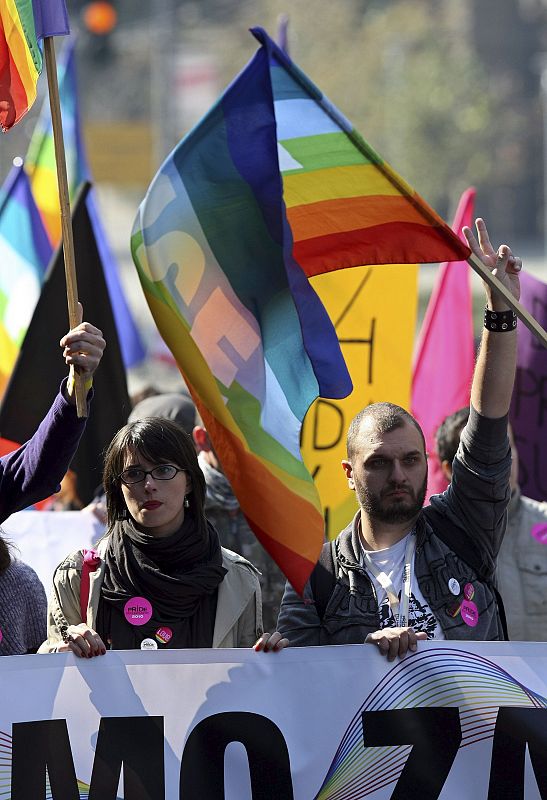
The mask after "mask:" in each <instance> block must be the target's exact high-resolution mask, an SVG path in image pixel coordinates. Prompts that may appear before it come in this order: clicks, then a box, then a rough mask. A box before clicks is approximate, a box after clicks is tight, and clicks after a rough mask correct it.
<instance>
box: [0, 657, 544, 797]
mask: <svg viewBox="0 0 547 800" xmlns="http://www.w3.org/2000/svg"><path fill="white" fill-rule="evenodd" d="M546 681H547V644H534V643H514V644H512V643H482V644H476V645H469V644H463V643H449V642H437V643H435V642H427V643H420V645H419V650H418V652H417V653H415V654H413V655H411V656H410V657H407V658H405V659H404V660H402V661H397V662H394V663H393V664H388V663H387V662H386V660H385V659H383V658H382V657H381V656H380V655H379V654H378V652H377V651H376V649H375V648H373V647H372V646H370V645H350V646H346V647H322V648H301V649H299V648H294V649H290V648H289V649H288V650H286V651H284V652H282V653H280V654H264V653H255V652H253V651H252V650H186V651H182V650H179V651H175V650H173V651H170V650H164V651H145V652H142V651H140V650H139V651H128V652H109V653H107V655H106V656H104V657H98V658H95V659H92V660H84V659H76V658H74V657H73V656H72V655H71V654H59V655H45V656H12V657H5V658H2V659H0V684H1V696H2V703H1V706H0V741H1V744H2V764H3V766H2V770H0V796H1V797H2V798H10V797H11V798H15V799H16V800H42V798H46V797H47V798H53V800H69V799H70V800H74V798H88V797H89V798H90V799H91V800H116V798H122V797H123V798H125V800H165V799H166V798H167V800H177V799H178V798H181V799H182V800H217V799H218V800H224V798H227V799H228V800H251V798H252V800H257V799H258V798H260V800H274V799H275V800H290V798H295V800H311V799H312V798H317V800H356V799H357V798H365V797H366V798H371V800H384V799H386V800H387V798H404V799H405V800H414V799H415V800H431V799H432V798H443V799H444V800H452V799H454V800H456V799H457V800H462V799H463V800H474V798H477V800H482V799H483V798H484V800H486V799H487V798H488V799H489V800H494V798H500V799H501V798H503V800H508V798H525V800H539V798H545V797H547V699H546V698H547V682H546ZM46 767H47V780H46ZM538 786H539V788H538Z"/></svg>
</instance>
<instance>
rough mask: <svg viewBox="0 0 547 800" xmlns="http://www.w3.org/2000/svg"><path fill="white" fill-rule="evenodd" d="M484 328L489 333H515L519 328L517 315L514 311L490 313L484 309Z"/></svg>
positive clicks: (487, 309)
mask: <svg viewBox="0 0 547 800" xmlns="http://www.w3.org/2000/svg"><path fill="white" fill-rule="evenodd" d="M484 327H485V328H486V330H487V331H494V332H496V333H497V332H502V331H514V330H515V328H516V327H517V315H516V314H515V312H514V311H513V310H512V309H509V310H508V311H490V309H489V308H485V309H484Z"/></svg>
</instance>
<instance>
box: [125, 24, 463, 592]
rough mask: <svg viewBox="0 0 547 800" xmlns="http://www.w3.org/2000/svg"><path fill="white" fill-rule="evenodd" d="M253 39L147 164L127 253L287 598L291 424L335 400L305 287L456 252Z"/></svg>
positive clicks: (301, 578) (330, 367) (309, 541)
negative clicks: (169, 145)
mask: <svg viewBox="0 0 547 800" xmlns="http://www.w3.org/2000/svg"><path fill="white" fill-rule="evenodd" d="M253 32H254V34H255V36H257V38H258V39H259V40H260V41H261V42H262V47H260V49H259V50H258V51H257V53H256V54H255V56H254V58H253V59H252V60H251V62H250V63H249V65H248V66H247V67H246V68H245V69H244V70H243V72H242V73H241V74H240V75H239V76H238V77H237V78H236V80H235V81H234V82H233V83H232V84H231V85H230V86H229V87H228V89H227V90H226V91H225V93H224V94H223V96H222V97H221V98H220V100H219V101H218V102H217V104H216V105H215V106H214V107H213V108H212V109H211V111H210V112H209V113H208V114H207V115H206V117H205V118H204V119H203V120H202V121H201V122H200V123H199V124H198V125H197V126H196V128H194V130H192V131H191V132H190V133H189V134H188V135H187V136H186V137H185V139H184V140H183V141H182V142H181V143H180V144H179V145H178V146H177V147H176V149H175V150H174V151H173V153H172V154H171V155H170V156H169V158H168V159H167V160H166V162H165V163H164V164H163V166H162V168H161V169H160V171H159V173H158V174H157V175H156V177H155V178H154V180H153V182H152V184H151V186H150V188H149V190H148V193H147V195H146V197H145V199H144V201H143V203H142V204H141V207H140V210H139V214H138V217H137V220H136V222H135V226H134V230H133V236H132V242H131V245H132V252H133V258H134V260H135V264H136V266H137V269H138V271H139V277H140V279H141V282H142V286H143V289H144V292H145V295H146V298H147V300H148V303H149V305H150V308H151V310H152V314H153V315H154V318H155V320H156V323H157V325H158V328H159V330H160V332H161V334H162V336H163V338H164V339H165V341H166V343H167V345H168V346H169V348H170V349H171V351H172V352H173V354H174V356H175V358H176V360H177V362H178V364H179V366H180V369H181V371H182V373H183V376H184V378H185V379H186V381H187V383H188V385H189V387H190V391H191V392H192V395H193V397H194V399H195V401H196V403H197V405H198V408H199V411H200V413H201V415H202V417H203V420H204V422H205V425H206V427H207V430H208V432H209V435H210V437H211V440H212V442H213V445H214V447H215V449H216V451H217V453H218V455H219V458H220V460H221V462H222V465H223V468H224V470H225V472H226V475H227V476H228V478H229V480H230V482H231V483H232V486H233V488H234V491H235V493H236V495H237V497H238V500H239V502H240V505H241V508H242V510H243V512H244V514H245V516H246V518H247V520H248V521H249V524H250V525H251V527H252V528H253V530H254V531H255V533H256V534H257V536H258V538H259V539H260V541H261V542H262V544H263V545H264V547H265V548H266V549H267V550H268V552H269V553H270V554H271V555H272V557H273V558H274V559H275V560H276V562H277V563H278V564H279V566H280V567H281V569H282V570H283V571H284V573H285V574H286V575H287V577H288V578H289V580H290V582H291V583H292V584H293V586H294V587H295V588H296V589H298V590H301V589H302V588H303V585H304V583H305V581H306V579H307V578H308V576H309V573H310V571H311V569H312V568H313V565H314V564H315V563H316V561H317V558H318V555H319V551H320V548H321V545H322V542H323V517H322V512H321V507H320V502H319V498H318V495H317V491H316V489H315V486H314V484H313V480H312V478H311V476H310V474H309V473H308V471H307V470H306V468H305V467H304V464H303V462H302V456H301V453H300V446H299V437H300V430H301V426H302V420H303V418H304V415H305V413H306V411H307V409H308V407H309V405H310V404H311V403H312V402H313V400H314V399H315V398H316V397H317V396H318V395H321V396H323V397H331V398H340V397H345V396H346V395H347V394H349V392H350V391H351V382H350V380H349V376H348V373H347V370H346V367H345V364H344V362H343V358H342V356H341V353H340V348H339V345H338V342H337V338H336V334H335V331H334V328H333V326H332V323H331V322H330V320H329V318H328V316H327V314H326V312H325V309H324V308H323V306H322V304H321V303H320V301H319V299H318V297H317V295H316V294H315V292H314V290H313V289H312V287H311V286H310V284H309V282H308V276H310V275H314V274H317V273H319V272H325V271H328V270H333V269H338V268H340V267H348V266H356V265H360V264H364V263H377V262H378V261H380V263H385V262H388V261H393V262H397V263H398V262H404V263H415V262H416V261H420V260H422V261H435V260H447V259H448V260H449V259H454V258H458V259H459V258H461V257H462V256H463V254H465V253H466V252H468V251H467V250H466V248H465V247H464V246H463V245H462V244H461V242H460V241H459V240H458V239H457V237H455V236H454V234H453V233H452V231H451V230H450V228H449V227H448V226H447V225H445V223H443V222H442V220H441V219H440V218H438V217H437V216H436V215H435V214H434V212H433V211H432V210H431V209H429V207H428V206H427V205H426V204H425V203H423V201H421V200H420V198H419V197H417V195H416V194H415V193H414V192H413V191H412V190H411V189H410V188H409V187H407V186H406V184H404V182H403V181H402V180H401V179H399V178H398V176H396V175H395V173H393V172H392V171H391V170H390V168H389V167H388V166H387V165H385V164H384V162H382V161H381V159H379V157H378V156H376V157H375V158H374V159H373V156H372V155H371V154H372V152H373V151H372V150H370V148H368V146H366V145H365V144H364V143H363V142H362V140H361V139H360V138H358V136H357V134H355V133H354V132H353V130H352V128H351V126H350V125H349V123H347V122H346V121H344V120H343V118H342V117H341V115H340V114H339V112H337V111H336V109H334V107H333V106H332V105H330V104H329V103H328V101H327V100H326V99H325V98H324V97H323V96H322V95H321V93H320V92H319V91H318V90H317V89H316V88H315V87H314V86H313V85H312V84H311V83H310V82H309V80H308V79H307V78H305V76H303V75H302V73H301V72H300V70H298V69H297V68H296V67H295V66H294V65H293V64H292V62H291V61H290V60H289V59H288V57H287V56H286V55H284V54H283V53H282V51H281V50H280V49H279V48H278V47H277V46H276V45H275V44H274V43H273V42H272V41H271V40H270V39H269V38H268V36H267V34H266V33H265V32H264V31H262V30H256V31H253ZM363 148H365V149H366V152H367V153H368V154H369V155H368V156H367V155H364V154H363ZM395 182H397V185H398V186H400V187H401V188H400V190H399V191H398V192H396V191H395V188H394V183H395ZM375 196H376V201H375V200H374V197H375ZM378 196H380V197H379V199H378ZM391 201H393V203H392V202H391ZM375 205H376V206H377V210H376V211H375V210H374V208H375ZM397 209H399V214H397ZM403 209H404V213H403ZM417 209H421V211H418V210H417ZM373 223H374V224H373ZM383 227H384V228H385V230H382V228H383Z"/></svg>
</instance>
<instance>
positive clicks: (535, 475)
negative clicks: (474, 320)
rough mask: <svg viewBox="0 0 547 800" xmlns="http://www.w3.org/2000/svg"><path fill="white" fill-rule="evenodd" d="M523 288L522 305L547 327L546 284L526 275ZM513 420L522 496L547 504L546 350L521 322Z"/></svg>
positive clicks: (523, 278)
mask: <svg viewBox="0 0 547 800" xmlns="http://www.w3.org/2000/svg"><path fill="white" fill-rule="evenodd" d="M520 284H521V297H520V301H521V303H522V305H523V306H524V307H525V308H526V309H527V310H528V311H529V312H530V313H531V314H532V316H534V317H535V318H536V320H537V321H538V322H539V324H540V325H542V326H543V327H545V326H546V325H547V284H545V283H543V282H542V281H539V280H538V279H537V278H533V277H532V276H531V275H529V274H527V273H525V272H523V273H522V274H521V276H520ZM502 335H503V334H502ZM510 419H511V424H512V426H513V432H514V435H515V442H516V445H517V448H518V453H519V484H520V487H521V489H522V493H523V494H524V495H526V496H527V497H532V498H534V499H535V500H547V446H546V445H547V437H546V436H545V431H546V429H547V428H546V426H547V350H546V349H545V348H544V347H543V346H542V345H541V344H540V343H539V342H538V341H537V340H536V338H535V336H533V335H532V334H531V333H530V331H529V330H528V328H526V327H525V326H524V325H523V324H522V323H520V322H519V342H518V355H517V377H516V381H515V389H514V391H513V401H512V403H511V411H510Z"/></svg>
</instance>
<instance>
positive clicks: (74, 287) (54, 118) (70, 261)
mask: <svg viewBox="0 0 547 800" xmlns="http://www.w3.org/2000/svg"><path fill="white" fill-rule="evenodd" d="M44 55H45V61H46V73H47V82H48V90H49V104H50V108H51V122H52V127H53V141H54V145H55V161H56V164H57V184H58V187H59V205H60V207H61V231H62V244H63V254H64V262H65V277H66V292H67V303H68V320H69V327H70V328H71V329H72V328H75V327H76V326H77V325H78V323H79V321H80V320H79V316H78V284H77V280H76V260H75V256H74V238H73V235H72V220H71V215H70V200H69V194H68V178H67V170H66V158H65V147H64V140H63V126H62V121H61V104H60V100H59V85H58V83H57V64H56V60H55V44H54V41H53V37H52V36H46V37H45V38H44ZM74 378H75V383H74V391H75V396H76V412H77V414H78V417H86V416H87V405H86V391H85V386H84V382H83V380H82V378H81V376H80V375H79V374H78V372H75V376H74Z"/></svg>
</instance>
